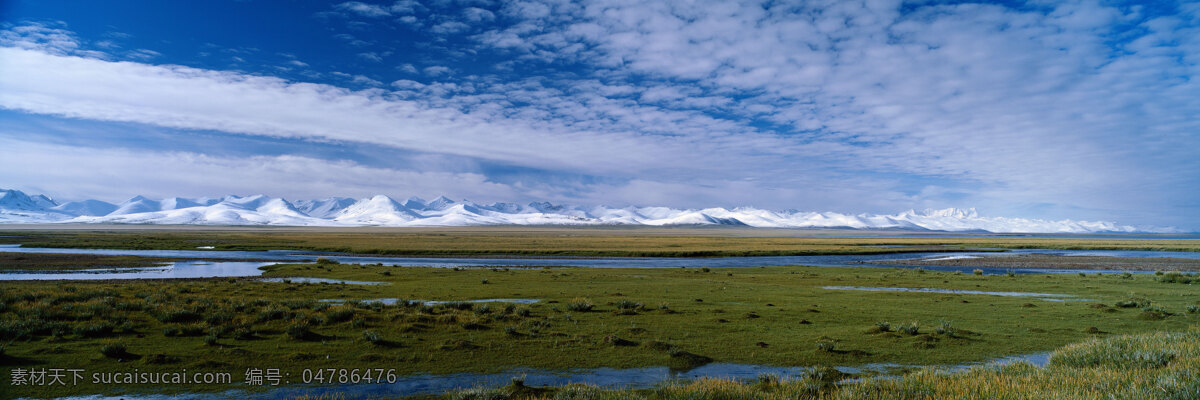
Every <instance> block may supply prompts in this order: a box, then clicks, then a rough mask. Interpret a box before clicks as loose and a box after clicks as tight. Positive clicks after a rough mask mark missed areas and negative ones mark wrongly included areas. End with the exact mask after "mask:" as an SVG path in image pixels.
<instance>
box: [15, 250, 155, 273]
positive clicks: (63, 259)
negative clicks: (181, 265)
mask: <svg viewBox="0 0 1200 400" xmlns="http://www.w3.org/2000/svg"><path fill="white" fill-rule="evenodd" d="M172 261H177V260H176V259H172V258H162V257H136V256H102V255H91V254H33V253H0V271H2V270H30V271H43V270H72V269H92V268H137V267H153V266H157V265H162V264H163V263H167V262H172Z"/></svg>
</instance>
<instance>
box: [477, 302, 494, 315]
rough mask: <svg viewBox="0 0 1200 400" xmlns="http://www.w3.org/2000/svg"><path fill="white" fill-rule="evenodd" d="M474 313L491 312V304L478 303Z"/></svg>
mask: <svg viewBox="0 0 1200 400" xmlns="http://www.w3.org/2000/svg"><path fill="white" fill-rule="evenodd" d="M475 313H476V314H480V315H484V314H491V313H492V306H491V305H489V304H480V305H479V306H478V307H475Z"/></svg>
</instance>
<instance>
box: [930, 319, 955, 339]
mask: <svg viewBox="0 0 1200 400" xmlns="http://www.w3.org/2000/svg"><path fill="white" fill-rule="evenodd" d="M934 332H937V334H939V335H946V336H950V337H958V329H955V328H954V326H952V325H950V321H942V323H941V325H939V326H938V327H937V328H934Z"/></svg>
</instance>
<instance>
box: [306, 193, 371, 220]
mask: <svg viewBox="0 0 1200 400" xmlns="http://www.w3.org/2000/svg"><path fill="white" fill-rule="evenodd" d="M355 202H357V200H354V199H352V198H349V197H330V198H328V199H320V200H300V201H295V202H292V204H293V205H295V206H296V209H297V210H300V212H302V213H304V214H307V215H308V216H310V217H314V218H326V219H328V218H333V217H335V216H337V215H338V213H340V212H342V210H345V209H346V207H350V206H352V205H354V203H355Z"/></svg>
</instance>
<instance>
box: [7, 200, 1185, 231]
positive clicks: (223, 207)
mask: <svg viewBox="0 0 1200 400" xmlns="http://www.w3.org/2000/svg"><path fill="white" fill-rule="evenodd" d="M0 223H95V224H178V225H290V226H472V225H652V226H667V225H732V226H750V227H760V228H846V229H901V230H921V231H946V232H974V231H982V232H994V233H1017V232H1020V233H1107V232H1174V231H1173V230H1169V229H1137V228H1134V227H1132V226H1127V225H1118V224H1115V223H1112V222H1103V221H1072V220H1062V221H1048V220H1040V219H1025V218H1004V217H981V216H979V212H978V211H976V210H975V209H973V208H969V209H956V208H948V209H942V210H924V211H915V210H909V211H905V212H902V213H899V214H895V215H872V214H858V215H849V214H841V213H834V212H806V211H797V210H786V211H771V210H762V209H757V208H748V207H740V208H734V209H725V208H705V209H699V210H697V209H676V208H668V207H624V208H612V207H604V206H601V207H594V208H581V207H573V206H566V205H555V204H551V203H548V202H534V203H529V204H526V205H522V204H516V203H492V204H488V205H480V204H476V203H473V202H471V201H467V200H461V201H455V200H452V199H449V198H447V197H444V196H439V197H437V198H435V199H433V200H430V201H425V200H423V199H421V198H419V197H412V198H409V199H407V200H405V201H404V202H403V203H401V202H398V201H396V200H393V199H392V198H391V197H388V196H383V195H378V196H374V197H369V198H363V199H357V200H356V199H351V198H346V197H332V198H327V199H320V200H300V201H288V200H285V199H281V198H275V197H269V196H263V195H255V196H244V197H243V196H225V197H222V198H220V199H210V198H197V199H185V198H178V197H172V198H168V199H163V200H153V199H149V198H146V197H143V196H134V197H133V198H130V199H129V200H126V201H124V202H122V203H120V204H111V203H106V202H103V201H99V200H84V201H75V202H68V203H63V204H58V203H57V202H55V201H54V200H53V199H51V198H49V197H46V196H44V195H36V196H29V195H27V194H25V193H23V192H21V191H18V190H2V189H0Z"/></svg>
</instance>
